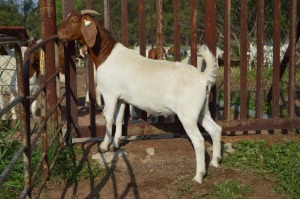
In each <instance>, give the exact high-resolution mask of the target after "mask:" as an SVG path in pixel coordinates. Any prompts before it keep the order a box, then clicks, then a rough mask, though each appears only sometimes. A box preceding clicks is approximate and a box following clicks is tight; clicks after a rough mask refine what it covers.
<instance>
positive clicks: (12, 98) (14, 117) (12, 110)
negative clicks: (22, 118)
mask: <svg viewBox="0 0 300 199" xmlns="http://www.w3.org/2000/svg"><path fill="white" fill-rule="evenodd" d="M15 98H16V97H15V96H14V95H13V94H11V95H10V102H11V101H13V100H15ZM11 119H13V120H16V119H17V114H16V109H15V106H13V107H12V108H11Z"/></svg>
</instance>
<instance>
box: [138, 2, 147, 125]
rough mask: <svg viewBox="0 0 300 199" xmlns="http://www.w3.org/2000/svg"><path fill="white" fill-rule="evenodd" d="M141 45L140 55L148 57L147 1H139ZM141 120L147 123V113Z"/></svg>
mask: <svg viewBox="0 0 300 199" xmlns="http://www.w3.org/2000/svg"><path fill="white" fill-rule="evenodd" d="M139 43H140V54H141V55H142V56H144V57H146V14H145V0H139ZM141 118H142V120H144V121H147V113H146V112H145V111H142V112H141Z"/></svg>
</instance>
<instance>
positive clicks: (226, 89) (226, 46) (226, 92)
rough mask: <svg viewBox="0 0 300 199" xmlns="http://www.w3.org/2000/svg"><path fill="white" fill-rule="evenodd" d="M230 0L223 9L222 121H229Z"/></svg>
mask: <svg viewBox="0 0 300 199" xmlns="http://www.w3.org/2000/svg"><path fill="white" fill-rule="evenodd" d="M230 11H231V0H226V1H225V7H224V120H230V80H231V76H230V74H231V73H230V13H231V12H230Z"/></svg>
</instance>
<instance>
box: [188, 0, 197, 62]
mask: <svg viewBox="0 0 300 199" xmlns="http://www.w3.org/2000/svg"><path fill="white" fill-rule="evenodd" d="M190 12H191V19H190V20H191V35H190V37H191V38H190V40H191V64H192V65H193V66H195V67H197V1H196V0H190Z"/></svg>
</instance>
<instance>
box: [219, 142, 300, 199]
mask: <svg viewBox="0 0 300 199" xmlns="http://www.w3.org/2000/svg"><path fill="white" fill-rule="evenodd" d="M234 148H235V149H236V152H235V153H234V154H233V155H231V156H228V157H224V158H223V162H222V164H223V166H225V167H228V168H241V169H249V168H251V169H252V170H253V171H254V172H257V173H259V174H262V175H264V176H267V175H274V176H275V177H276V179H277V182H276V183H274V184H278V186H276V187H274V189H275V190H276V191H277V192H279V193H284V194H287V195H288V196H289V197H290V198H299V197H300V189H299V182H300V169H299V165H300V142H287V143H286V144H274V145H268V144H267V143H266V142H265V141H242V142H239V143H236V144H234Z"/></svg>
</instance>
